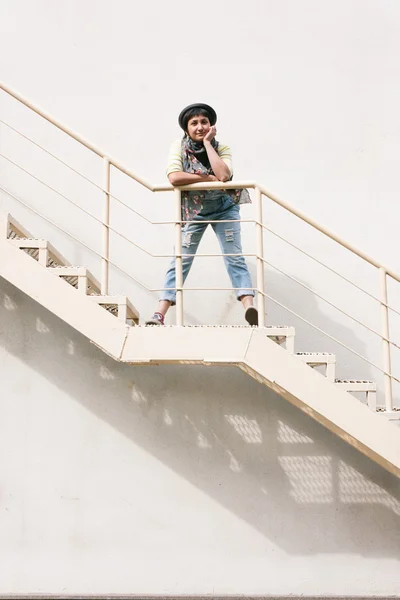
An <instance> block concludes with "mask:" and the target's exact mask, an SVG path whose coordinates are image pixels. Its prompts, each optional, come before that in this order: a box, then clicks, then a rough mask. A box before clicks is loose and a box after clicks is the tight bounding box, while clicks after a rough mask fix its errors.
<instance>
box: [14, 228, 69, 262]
mask: <svg viewBox="0 0 400 600" xmlns="http://www.w3.org/2000/svg"><path fill="white" fill-rule="evenodd" d="M9 242H10V243H11V244H13V246H17V248H20V249H21V250H23V251H24V252H26V253H27V254H29V256H31V257H32V258H34V259H35V260H37V261H38V262H39V263H40V264H41V265H43V266H44V267H63V266H70V265H69V263H68V261H67V259H65V258H64V257H63V256H62V255H61V254H60V253H59V252H58V251H57V250H56V249H55V248H54V246H53V245H52V244H50V242H48V241H47V240H43V239H37V238H21V237H19V236H15V237H11V238H9Z"/></svg>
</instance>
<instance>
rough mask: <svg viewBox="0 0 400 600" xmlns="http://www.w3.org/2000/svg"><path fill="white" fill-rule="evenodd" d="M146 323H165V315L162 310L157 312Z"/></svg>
mask: <svg viewBox="0 0 400 600" xmlns="http://www.w3.org/2000/svg"><path fill="white" fill-rule="evenodd" d="M145 325H164V315H163V314H162V313H160V312H155V313H154V315H153V316H152V317H151V319H149V320H148V321H146V322H145Z"/></svg>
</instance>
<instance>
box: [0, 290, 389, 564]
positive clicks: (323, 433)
mask: <svg viewBox="0 0 400 600" xmlns="http://www.w3.org/2000/svg"><path fill="white" fill-rule="evenodd" d="M0 345H1V346H2V347H3V348H4V349H5V350H6V351H7V352H8V353H11V354H13V355H14V356H16V357H17V358H18V359H19V360H21V361H22V362H23V363H25V364H26V365H27V367H29V368H30V369H33V370H35V371H36V372H37V373H39V374H40V375H41V376H42V377H44V378H46V380H48V381H50V382H51V384H52V385H54V386H57V387H58V388H59V389H60V390H62V391H63V392H64V393H66V394H68V395H69V396H70V397H71V401H77V402H80V403H81V404H82V405H83V406H84V407H85V408H86V409H87V410H89V411H91V412H92V413H93V414H95V415H96V417H97V418H100V419H102V420H103V421H105V422H107V424H108V425H110V426H111V427H112V428H114V429H116V430H118V431H119V432H121V433H122V434H123V435H124V436H125V437H126V438H128V439H129V440H131V441H132V442H134V444H136V445H139V446H140V447H141V448H143V450H145V451H146V452H147V453H149V454H150V455H152V456H154V457H155V458H157V459H158V460H159V461H160V462H161V463H163V464H164V465H165V466H167V467H168V468H170V469H173V470H174V471H175V472H176V473H177V474H179V475H180V476H181V477H184V478H185V479H186V480H187V481H189V482H190V483H191V484H193V485H194V486H196V487H197V488H198V489H199V490H201V491H202V492H203V493H206V494H207V495H209V496H210V497H211V498H212V499H214V500H215V501H217V502H218V503H219V504H220V505H222V506H223V507H224V508H225V509H227V510H229V511H231V512H232V513H233V514H234V515H236V516H237V517H239V518H240V519H243V520H244V521H246V522H247V523H248V524H250V525H251V526H252V527H253V528H255V529H256V530H257V531H258V532H260V533H261V534H262V535H264V536H265V537H266V538H268V539H270V540H271V541H272V542H273V543H274V544H277V545H278V546H280V547H281V548H283V549H284V550H285V551H286V552H288V553H291V554H300V553H301V554H310V555H311V554H316V553H336V552H337V553H342V554H343V553H344V554H347V553H355V554H360V555H363V556H368V557H387V556H389V557H391V558H393V559H400V545H399V539H400V483H399V481H398V480H397V479H396V478H395V477H393V476H392V475H390V474H389V473H387V472H386V471H384V470H383V469H381V468H380V467H378V466H377V465H376V464H375V463H373V462H372V461H370V460H369V459H367V458H366V457H364V456H362V455H361V454H360V453H358V452H357V451H356V450H355V449H353V448H351V447H350V446H348V445H347V444H345V443H344V442H343V441H342V440H340V439H338V438H337V437H336V436H334V435H333V434H331V433H330V432H328V431H327V430H325V429H324V428H323V427H322V426H321V425H319V424H318V423H316V422H314V421H313V420H312V419H311V418H310V417H308V416H306V415H304V414H303V413H301V412H300V411H299V410H298V409H296V408H295V407H293V406H291V405H290V404H289V403H287V402H285V401H284V400H282V398H280V397H279V396H277V395H275V394H274V393H273V392H272V391H270V390H268V388H266V387H265V386H262V385H260V384H258V383H257V382H255V381H254V380H252V379H251V378H249V377H247V376H246V375H245V374H244V373H242V372H241V371H239V370H238V369H234V368H230V367H225V368H211V367H208V368H205V367H200V366H189V365H187V366H178V365H177V366H160V367H133V366H129V365H124V364H121V363H118V362H116V361H113V360H112V359H111V358H109V357H108V356H106V355H105V354H103V353H102V352H101V351H100V350H98V349H96V348H95V347H94V346H93V345H91V344H90V343H89V342H88V340H86V338H84V337H83V336H81V335H80V334H79V333H77V332H76V331H74V330H73V329H71V328H70V327H68V326H67V325H65V323H63V322H62V321H60V320H59V319H58V318H56V317H55V316H54V315H52V314H50V313H49V312H47V311H46V310H45V309H43V308H42V307H41V306H39V305H37V304H36V303H35V302H34V301H33V300H32V299H30V298H29V297H27V296H25V295H24V294H22V293H21V292H20V291H19V290H17V289H15V288H14V287H13V286H11V285H10V284H8V283H7V282H5V281H4V280H1V279H0ZM35 381H37V382H38V383H37V384H36V385H40V380H39V379H36V380H35ZM54 401H55V402H57V396H56V395H55V396H54ZM52 450H53V449H52V447H51V444H50V443H49V448H48V451H49V452H51V451H52ZM87 469H88V472H87V476H88V477H91V472H90V466H88V467H87ZM44 493H45V492H44ZM184 501H185V500H184V499H183V502H184ZM176 510H179V507H177V508H176Z"/></svg>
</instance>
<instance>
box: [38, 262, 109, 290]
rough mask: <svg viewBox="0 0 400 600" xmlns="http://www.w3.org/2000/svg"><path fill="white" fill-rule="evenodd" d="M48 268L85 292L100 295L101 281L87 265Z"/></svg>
mask: <svg viewBox="0 0 400 600" xmlns="http://www.w3.org/2000/svg"><path fill="white" fill-rule="evenodd" d="M47 269H48V271H49V272H50V273H53V274H54V275H56V276H57V277H61V278H62V279H65V281H66V282H67V283H69V284H70V285H72V287H74V288H76V289H77V290H79V291H80V292H82V293H84V294H88V295H91V294H94V295H100V283H99V282H98V281H97V279H96V278H95V277H94V276H93V275H92V273H91V272H90V271H89V270H88V269H87V268H86V267H73V266H56V267H47Z"/></svg>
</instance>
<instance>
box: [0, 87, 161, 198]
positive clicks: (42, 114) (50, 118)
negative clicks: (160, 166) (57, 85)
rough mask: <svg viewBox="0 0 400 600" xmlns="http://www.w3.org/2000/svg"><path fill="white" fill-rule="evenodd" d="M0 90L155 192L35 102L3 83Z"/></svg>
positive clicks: (140, 178)
mask: <svg viewBox="0 0 400 600" xmlns="http://www.w3.org/2000/svg"><path fill="white" fill-rule="evenodd" d="M0 89H2V90H3V91H4V92H6V93H7V94H9V95H10V96H12V97H13V98H15V99H16V100H18V102H21V104H24V105H25V106H27V107H28V108H30V109H31V110H33V112H35V113H36V114H37V115H39V116H40V117H42V118H43V119H45V120H46V121H48V122H49V123H52V125H55V127H57V128H58V129H61V131H63V132H64V133H66V134H67V135H69V136H70V137H72V138H73V139H74V140H76V141H77V142H79V143H80V144H82V145H83V146H85V147H86V148H87V149H88V150H91V151H92V152H94V153H95V154H97V156H100V157H101V158H108V160H109V161H110V164H112V165H114V166H115V167H116V168H117V169H119V170H120V171H122V172H123V173H125V174H126V175H128V176H129V177H131V178H132V179H134V180H135V181H137V182H138V183H140V184H141V185H143V186H144V187H146V188H147V189H149V190H153V186H152V185H151V184H150V183H148V182H147V181H146V180H145V179H143V178H142V177H139V176H138V175H136V173H134V172H133V171H131V170H130V169H128V168H127V167H125V166H124V165H123V164H122V163H121V162H120V161H118V160H116V159H113V158H111V157H109V156H108V154H107V152H104V150H102V149H101V148H99V147H98V146H96V145H95V144H92V142H89V140H87V139H85V138H84V137H83V136H81V135H80V134H79V133H77V132H76V131H73V130H72V129H70V128H69V127H67V126H66V125H64V124H63V123H61V121H59V120H58V119H55V118H54V117H53V116H52V115H50V114H49V113H48V112H46V111H45V110H43V109H42V108H40V107H39V106H37V105H36V104H33V102H30V101H29V100H28V99H27V98H24V96H22V95H21V94H19V93H18V92H17V91H15V90H13V89H12V88H11V87H10V86H8V85H6V84H5V83H3V82H2V81H0Z"/></svg>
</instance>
